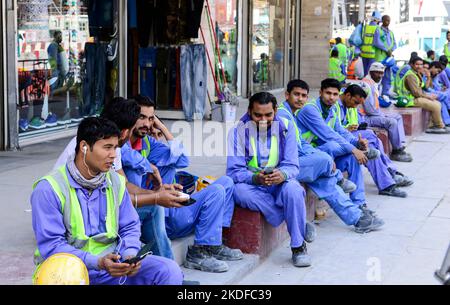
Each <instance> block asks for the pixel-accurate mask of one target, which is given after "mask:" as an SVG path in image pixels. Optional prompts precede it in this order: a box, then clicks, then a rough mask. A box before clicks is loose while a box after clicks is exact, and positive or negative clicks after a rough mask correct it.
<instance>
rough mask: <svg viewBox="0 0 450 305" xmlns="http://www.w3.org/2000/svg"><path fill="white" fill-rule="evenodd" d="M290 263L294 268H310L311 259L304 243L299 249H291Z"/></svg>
mask: <svg viewBox="0 0 450 305" xmlns="http://www.w3.org/2000/svg"><path fill="white" fill-rule="evenodd" d="M291 250H292V263H293V264H294V266H295V267H309V266H311V257H310V256H309V255H308V251H307V249H306V243H303V245H302V246H301V247H299V248H292V249H291Z"/></svg>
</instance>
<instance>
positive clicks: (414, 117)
mask: <svg viewBox="0 0 450 305" xmlns="http://www.w3.org/2000/svg"><path fill="white" fill-rule="evenodd" d="M382 111H383V112H387V113H389V112H396V113H400V114H401V115H402V117H403V124H404V127H405V134H406V135H407V136H418V135H420V134H421V133H422V132H424V131H425V129H426V128H427V126H428V122H429V118H430V116H429V115H430V114H429V113H428V114H427V112H428V111H425V110H422V108H418V107H407V108H396V107H394V108H383V109H382Z"/></svg>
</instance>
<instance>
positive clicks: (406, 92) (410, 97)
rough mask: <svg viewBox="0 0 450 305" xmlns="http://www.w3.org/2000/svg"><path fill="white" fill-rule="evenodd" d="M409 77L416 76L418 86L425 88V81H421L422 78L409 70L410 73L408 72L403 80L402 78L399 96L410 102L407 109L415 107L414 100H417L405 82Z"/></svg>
mask: <svg viewBox="0 0 450 305" xmlns="http://www.w3.org/2000/svg"><path fill="white" fill-rule="evenodd" d="M409 75H414V77H415V79H416V82H417V85H418V86H420V87H421V88H423V86H424V83H423V80H422V79H420V77H419V76H418V75H417V74H416V73H415V72H414V71H413V70H412V69H411V70H409V71H408V72H406V74H405V76H403V78H402V86H401V87H400V88H401V91H400V94H399V96H400V97H404V98H406V99H407V100H408V104H406V106H405V107H413V106H414V99H415V97H414V95H412V93H411V92H410V91H409V90H408V89H407V88H406V82H405V81H406V78H407V77H408V76H409Z"/></svg>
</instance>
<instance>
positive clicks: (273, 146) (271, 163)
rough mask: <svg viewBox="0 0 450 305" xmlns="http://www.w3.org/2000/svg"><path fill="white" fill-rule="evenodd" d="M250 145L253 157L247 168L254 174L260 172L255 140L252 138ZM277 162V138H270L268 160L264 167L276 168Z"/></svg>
mask: <svg viewBox="0 0 450 305" xmlns="http://www.w3.org/2000/svg"><path fill="white" fill-rule="evenodd" d="M250 145H251V147H252V151H253V157H252V159H251V160H250V161H249V162H248V164H247V168H248V169H249V170H250V171H252V172H254V173H256V172H259V171H261V170H262V168H261V167H260V166H259V163H258V150H257V148H256V140H255V138H254V137H252V136H250ZM278 161H279V151H278V137H277V136H272V137H271V142H270V152H269V160H268V161H267V165H266V166H265V167H273V168H275V167H277V165H278Z"/></svg>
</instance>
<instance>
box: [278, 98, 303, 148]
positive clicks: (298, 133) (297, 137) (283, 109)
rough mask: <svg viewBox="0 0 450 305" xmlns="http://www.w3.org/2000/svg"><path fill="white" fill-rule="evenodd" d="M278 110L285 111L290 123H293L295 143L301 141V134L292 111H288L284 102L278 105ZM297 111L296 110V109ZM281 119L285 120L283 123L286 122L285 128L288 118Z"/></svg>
mask: <svg viewBox="0 0 450 305" xmlns="http://www.w3.org/2000/svg"><path fill="white" fill-rule="evenodd" d="M278 111H284V112H286V113H287V114H288V116H289V119H290V120H291V122H292V124H293V125H294V128H295V138H296V139H297V143H300V144H301V143H302V139H301V135H300V130H299V129H298V126H297V124H296V123H295V118H294V116H293V115H292V113H291V112H290V111H289V109H287V108H286V106H284V104H281V105H280V106H279V107H278ZM297 112H298V110H297ZM282 119H283V120H285V121H284V123H285V124H286V128H287V127H288V125H289V120H287V119H284V118H282Z"/></svg>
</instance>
